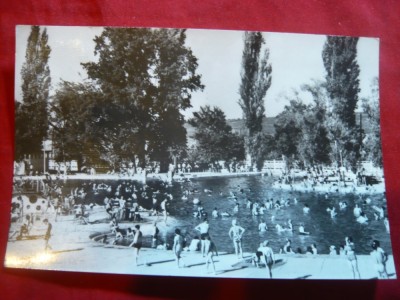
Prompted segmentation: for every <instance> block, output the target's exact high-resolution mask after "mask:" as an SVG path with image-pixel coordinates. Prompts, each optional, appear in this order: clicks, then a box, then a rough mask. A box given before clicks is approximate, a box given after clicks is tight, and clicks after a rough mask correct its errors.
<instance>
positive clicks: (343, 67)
mask: <svg viewBox="0 0 400 300" xmlns="http://www.w3.org/2000/svg"><path fill="white" fill-rule="evenodd" d="M357 42H358V38H356V37H340V36H328V37H327V40H326V42H325V45H324V48H323V51H322V59H323V63H324V66H325V70H326V73H327V74H326V88H327V91H328V96H329V98H330V104H331V111H330V120H328V122H327V124H328V126H327V127H328V129H329V132H330V139H331V141H332V143H334V144H333V145H332V149H333V150H334V151H335V152H336V157H337V159H336V160H337V161H338V163H339V164H342V162H343V161H344V162H348V163H350V164H351V165H352V166H355V164H356V162H357V160H358V159H359V155H360V153H359V149H360V143H359V138H358V137H359V128H357V125H356V113H355V109H356V108H357V103H358V93H359V91H360V88H359V82H360V80H359V75H360V67H359V65H358V62H357Z"/></svg>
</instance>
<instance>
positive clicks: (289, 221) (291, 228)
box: [287, 219, 293, 231]
mask: <svg viewBox="0 0 400 300" xmlns="http://www.w3.org/2000/svg"><path fill="white" fill-rule="evenodd" d="M287 224H288V228H287V230H288V231H293V224H292V220H291V219H289V220H288V221H287Z"/></svg>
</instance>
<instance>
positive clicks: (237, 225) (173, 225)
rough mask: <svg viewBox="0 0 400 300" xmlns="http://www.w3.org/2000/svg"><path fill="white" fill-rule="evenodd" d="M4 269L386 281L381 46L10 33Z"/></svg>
mask: <svg viewBox="0 0 400 300" xmlns="http://www.w3.org/2000/svg"><path fill="white" fill-rule="evenodd" d="M15 58H16V59H15V76H16V77H15V147H14V150H15V156H14V177H13V183H12V184H13V194H12V199H10V215H11V217H10V229H9V236H8V243H7V251H6V257H5V260H4V265H5V267H7V268H22V269H38V270H57V271H73V272H91V273H112V274H132V275H150V276H180V277H181V276H184V277H210V278H249V279H250V278H255V279H308V280H310V279H311V280H313V279H329V280H332V279H340V280H342V279H349V280H368V279H396V278H397V275H396V270H395V265H394V258H393V252H392V244H391V238H390V225H389V224H390V220H389V216H388V207H387V200H386V193H385V177H384V169H383V160H382V149H381V130H380V109H379V39H378V38H373V37H355V36H329V35H315V34H295V33H275V32H261V31H258V32H257V31H235V30H210V29H207V30H206V29H172V28H127V27H77V26H36V25H35V26H30V25H20V26H17V27H16V56H15Z"/></svg>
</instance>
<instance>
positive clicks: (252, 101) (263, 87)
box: [239, 32, 272, 168]
mask: <svg viewBox="0 0 400 300" xmlns="http://www.w3.org/2000/svg"><path fill="white" fill-rule="evenodd" d="M264 44H265V40H264V38H263V36H262V34H261V32H245V35H244V50H243V56H242V70H241V80H242V81H241V85H240V89H239V93H240V99H239V105H240V107H241V108H242V110H243V115H244V118H245V124H246V128H247V130H248V138H247V141H246V148H247V151H248V154H249V155H250V156H251V159H252V161H253V162H255V163H256V165H257V167H258V168H260V167H261V165H262V160H263V158H262V157H261V156H260V153H262V151H257V150H258V149H256V148H257V146H258V145H260V141H261V140H262V139H263V134H262V120H263V117H264V113H265V107H264V98H265V95H266V93H267V91H268V89H269V87H270V86H271V80H272V77H271V73H272V67H271V65H270V64H269V62H268V58H269V49H268V48H265V50H264V53H263V57H261V52H262V46H263V45H264Z"/></svg>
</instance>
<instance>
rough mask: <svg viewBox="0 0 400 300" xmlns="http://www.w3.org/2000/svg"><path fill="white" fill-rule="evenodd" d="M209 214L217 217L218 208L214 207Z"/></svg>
mask: <svg viewBox="0 0 400 300" xmlns="http://www.w3.org/2000/svg"><path fill="white" fill-rule="evenodd" d="M211 215H212V217H213V218H218V217H219V213H218V210H217V208H216V207H215V208H214V210H213V211H212V213H211Z"/></svg>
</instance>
